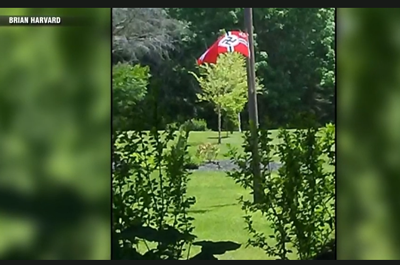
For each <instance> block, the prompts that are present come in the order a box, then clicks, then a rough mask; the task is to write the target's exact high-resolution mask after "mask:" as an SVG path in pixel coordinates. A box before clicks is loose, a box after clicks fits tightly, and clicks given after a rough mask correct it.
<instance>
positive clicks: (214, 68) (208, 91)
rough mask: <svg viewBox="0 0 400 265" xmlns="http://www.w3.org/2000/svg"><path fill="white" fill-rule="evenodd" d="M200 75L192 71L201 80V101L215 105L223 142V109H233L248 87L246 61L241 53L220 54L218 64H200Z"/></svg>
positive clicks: (219, 137)
mask: <svg viewBox="0 0 400 265" xmlns="http://www.w3.org/2000/svg"><path fill="white" fill-rule="evenodd" d="M199 68H200V69H199V70H200V76H198V75H196V74H195V73H193V72H190V73H191V74H192V75H193V76H194V77H195V78H196V80H197V81H198V82H199V85H200V87H201V88H202V93H198V94H197V98H198V99H199V100H200V101H208V102H211V103H212V104H213V105H214V110H215V112H216V114H217V115H218V143H221V118H222V111H228V112H229V111H233V110H232V108H233V107H235V110H236V109H237V108H236V106H237V104H238V102H242V101H241V100H239V99H236V98H235V96H237V97H243V96H244V95H245V94H243V93H242V92H243V91H245V88H246V87H247V79H246V62H245V59H244V57H243V55H241V54H239V53H235V52H234V53H224V54H221V55H219V58H218V61H217V63H216V64H207V63H206V64H202V65H200V66H199Z"/></svg>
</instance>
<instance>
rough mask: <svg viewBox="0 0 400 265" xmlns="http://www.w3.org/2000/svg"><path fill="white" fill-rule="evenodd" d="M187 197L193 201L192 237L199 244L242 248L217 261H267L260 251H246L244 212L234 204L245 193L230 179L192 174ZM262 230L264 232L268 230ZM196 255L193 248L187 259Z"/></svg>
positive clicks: (218, 175) (198, 249) (252, 249)
mask: <svg viewBox="0 0 400 265" xmlns="http://www.w3.org/2000/svg"><path fill="white" fill-rule="evenodd" d="M188 193H189V194H190V195H192V196H195V197H196V204H195V205H194V206H193V208H192V210H191V215H192V216H193V217H194V218H195V222H194V225H195V231H194V234H195V235H196V236H197V237H198V240H210V241H233V242H235V243H239V244H242V246H241V247H240V248H239V249H237V250H233V251H228V252H226V253H225V254H222V255H215V256H216V257H217V258H218V259H220V260H235V259H239V260H240V259H242V260H246V259H252V260H265V259H269V257H268V256H267V255H266V254H265V253H264V252H263V251H262V250H261V249H258V248H253V247H247V248H246V247H245V244H246V242H247V240H248V238H249V235H248V233H247V232H246V231H245V230H244V227H245V223H244V220H243V218H242V216H243V212H242V210H241V208H240V205H239V204H238V202H237V198H238V197H239V196H241V195H244V194H245V190H244V189H243V188H241V187H240V186H238V185H237V184H235V183H234V181H233V180H232V179H229V178H228V177H226V176H225V174H224V173H222V172H195V173H193V174H192V178H191V181H190V182H189V187H188ZM262 230H264V231H265V232H267V231H268V230H269V227H268V226H266V227H264V228H263V229H262ZM198 252H200V247H197V246H192V248H191V253H190V256H194V255H196V254H197V253H198Z"/></svg>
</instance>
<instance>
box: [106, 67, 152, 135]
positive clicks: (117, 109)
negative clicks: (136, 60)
mask: <svg viewBox="0 0 400 265" xmlns="http://www.w3.org/2000/svg"><path fill="white" fill-rule="evenodd" d="M149 78H150V74H149V68H148V67H144V66H140V65H134V66H133V65H131V64H128V63H123V64H121V63H120V64H117V65H115V66H114V67H113V78H112V86H113V126H114V128H115V130H118V131H120V130H127V129H129V121H130V120H131V119H132V118H133V117H132V112H131V111H132V109H133V107H134V106H135V105H136V104H137V103H138V102H139V101H141V100H143V98H144V97H145V95H146V92H147V85H148V83H149Z"/></svg>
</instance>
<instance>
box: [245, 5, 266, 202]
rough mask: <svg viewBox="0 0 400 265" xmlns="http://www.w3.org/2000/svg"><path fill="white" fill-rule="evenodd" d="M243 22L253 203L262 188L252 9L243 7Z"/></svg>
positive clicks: (260, 198)
mask: <svg viewBox="0 0 400 265" xmlns="http://www.w3.org/2000/svg"><path fill="white" fill-rule="evenodd" d="M244 23H245V27H246V32H247V34H248V35H249V51H250V53H249V57H248V58H247V85H248V107H249V124H250V133H251V138H252V141H251V142H252V157H253V165H252V170H253V189H254V195H253V196H254V197H253V200H254V203H258V202H261V201H262V198H263V190H262V185H261V183H262V180H261V171H260V158H259V154H258V130H257V129H258V125H259V124H258V110H257V93H256V87H255V86H256V80H255V79H256V73H255V59H254V40H253V9H252V8H244Z"/></svg>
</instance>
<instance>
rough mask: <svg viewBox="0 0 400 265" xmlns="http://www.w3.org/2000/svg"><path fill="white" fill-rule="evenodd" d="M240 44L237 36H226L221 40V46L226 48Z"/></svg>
mask: <svg viewBox="0 0 400 265" xmlns="http://www.w3.org/2000/svg"><path fill="white" fill-rule="evenodd" d="M238 42H239V40H238V37H237V36H226V37H224V38H223V39H222V40H221V42H220V43H219V45H221V46H225V47H228V46H235V45H237V44H238Z"/></svg>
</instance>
